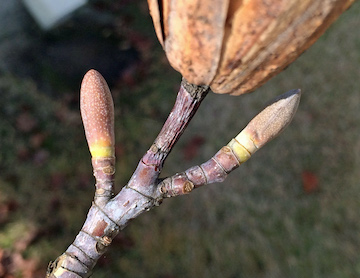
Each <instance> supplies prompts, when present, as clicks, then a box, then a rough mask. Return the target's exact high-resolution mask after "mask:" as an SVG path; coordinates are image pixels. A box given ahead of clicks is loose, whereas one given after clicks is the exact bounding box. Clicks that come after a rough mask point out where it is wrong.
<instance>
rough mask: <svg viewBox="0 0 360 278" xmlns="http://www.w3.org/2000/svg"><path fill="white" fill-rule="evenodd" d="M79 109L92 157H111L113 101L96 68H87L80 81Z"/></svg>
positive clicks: (112, 152)
mask: <svg viewBox="0 0 360 278" xmlns="http://www.w3.org/2000/svg"><path fill="white" fill-rule="evenodd" d="M80 110H81V117H82V120H83V124H84V129H85V135H86V140H87V142H88V145H89V149H90V153H91V155H92V157H93V158H97V157H113V156H114V155H115V149H114V143H115V136H114V103H113V100H112V97H111V93H110V89H109V87H108V85H107V83H106V81H105V79H104V78H103V77H102V76H101V74H100V73H99V72H97V71H96V70H89V71H88V72H87V73H86V74H85V76H84V79H83V81H82V83H81V89H80Z"/></svg>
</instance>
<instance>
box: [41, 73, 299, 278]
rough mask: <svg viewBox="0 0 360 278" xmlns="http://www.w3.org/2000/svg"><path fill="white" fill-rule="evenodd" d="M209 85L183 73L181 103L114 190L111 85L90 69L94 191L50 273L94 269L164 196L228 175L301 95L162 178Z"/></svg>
mask: <svg viewBox="0 0 360 278" xmlns="http://www.w3.org/2000/svg"><path fill="white" fill-rule="evenodd" d="M208 90H209V89H208V87H202V86H194V85H191V84H189V83H187V82H186V81H185V80H183V82H182V84H181V87H180V90H179V93H178V96H177V99H176V102H175V105H174V108H173V110H172V111H171V113H170V115H169V117H168V119H167V120H166V122H165V124H164V126H163V128H162V130H161V131H160V133H159V135H158V137H157V138H156V140H155V141H154V143H153V145H152V146H151V148H150V149H149V150H148V151H147V152H146V154H145V155H144V156H143V158H142V159H141V160H140V162H139V164H138V166H137V169H136V170H135V172H134V174H133V175H132V177H131V178H130V181H129V183H128V184H127V185H126V186H125V187H123V188H122V190H121V191H120V192H119V193H118V195H116V196H115V197H113V194H114V193H113V187H114V184H113V183H114V182H113V181H114V169H115V168H114V164H115V157H114V130H113V121H114V120H113V102H112V99H111V95H110V90H109V88H108V86H107V84H106V82H105V80H104V79H103V78H102V76H101V75H100V74H99V73H98V72H96V71H94V70H91V71H89V72H88V73H87V74H86V75H85V77H84V80H83V83H82V87H81V113H82V117H83V122H84V127H85V134H86V138H87V141H88V144H89V149H90V152H91V155H92V165H93V168H94V176H95V178H96V184H95V187H96V191H95V197H94V201H93V204H92V206H91V208H90V210H89V213H88V215H87V218H86V221H85V223H84V225H83V227H82V229H81V231H80V232H79V234H78V235H77V237H76V238H75V240H74V242H73V243H72V244H71V245H70V246H69V248H68V249H67V250H66V251H65V253H63V254H62V255H61V256H59V257H58V258H57V259H56V260H55V261H54V262H51V263H50V264H49V268H48V273H47V277H52V278H54V277H70V278H72V277H74V278H76V277H89V276H90V275H91V271H92V269H93V267H94V266H95V264H96V262H97V260H98V259H99V258H100V257H101V256H102V255H103V254H104V252H105V251H106V249H107V248H108V246H109V245H110V244H111V242H112V240H113V238H114V237H115V236H116V235H117V233H118V232H119V230H121V229H123V228H124V227H125V226H126V225H127V224H128V222H129V221H130V220H131V219H134V218H136V217H137V216H138V215H140V214H141V213H142V212H144V211H148V210H149V209H151V208H152V207H154V206H156V205H159V204H160V203H161V201H162V200H163V199H164V198H168V197H173V196H177V195H182V194H186V193H189V192H191V190H192V189H193V188H197V187H200V186H202V185H205V184H209V183H213V182H221V181H223V180H224V179H225V178H226V176H227V174H229V173H230V172H231V171H232V170H234V169H235V168H237V167H238V166H239V165H240V164H241V163H243V162H245V161H246V160H247V159H249V158H250V156H251V155H252V154H253V153H254V152H256V151H257V150H258V149H259V148H260V147H262V146H263V145H264V144H265V143H267V142H268V141H270V140H271V139H272V138H273V137H275V136H277V135H278V134H279V133H280V132H281V131H282V130H283V129H284V128H285V127H286V126H287V124H288V123H289V122H290V121H291V119H292V117H293V115H294V113H295V111H296V108H297V106H298V103H299V98H300V91H299V90H293V91H289V92H288V93H286V94H284V95H281V96H280V97H278V98H277V99H275V100H274V101H273V102H272V103H271V104H270V105H269V106H267V107H266V108H265V109H264V110H263V111H262V112H261V113H260V114H258V115H257V116H256V117H255V118H254V119H253V120H252V121H251V122H250V123H249V124H248V126H247V127H246V128H245V129H244V130H243V131H242V132H240V133H239V135H237V136H236V137H235V138H234V139H232V140H231V141H230V143H229V144H227V146H225V147H223V148H222V149H221V150H220V151H219V152H217V153H216V154H215V155H214V157H212V158H211V159H210V160H209V161H207V162H205V163H203V164H201V165H200V166H195V167H192V168H190V169H188V170H186V171H185V172H183V173H180V174H176V175H174V176H172V177H169V178H166V179H164V180H160V179H159V174H160V173H161V170H162V167H163V164H164V161H165V159H166V157H167V156H168V154H169V153H170V151H171V149H172V147H173V146H174V144H175V143H176V142H177V140H178V139H179V137H180V136H181V134H182V133H183V131H184V129H185V128H186V126H187V125H188V123H189V121H190V120H191V118H192V116H193V115H194V114H195V112H196V111H197V109H198V107H199V105H200V103H201V101H202V100H203V99H204V97H205V96H206V94H207V93H208Z"/></svg>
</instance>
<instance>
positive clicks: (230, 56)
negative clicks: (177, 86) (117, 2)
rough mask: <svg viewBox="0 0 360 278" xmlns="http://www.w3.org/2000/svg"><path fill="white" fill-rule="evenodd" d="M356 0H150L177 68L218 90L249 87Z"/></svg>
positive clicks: (304, 46)
mask: <svg viewBox="0 0 360 278" xmlns="http://www.w3.org/2000/svg"><path fill="white" fill-rule="evenodd" d="M354 2H355V0H266V1H264V0H182V1H179V0H167V1H155V0H148V4H149V8H150V13H151V16H152V18H153V22H154V27H155V31H156V34H157V37H158V39H159V41H160V43H161V44H162V46H163V48H164V50H165V52H166V55H167V58H168V60H169V62H170V64H171V65H172V67H173V68H174V69H176V70H177V71H179V72H180V73H181V74H182V75H183V77H184V78H185V79H186V80H187V81H189V82H190V83H193V84H195V85H209V86H210V87H211V90H212V91H213V92H215V93H219V94H233V95H240V94H243V93H247V92H251V91H253V90H255V89H256V88H257V87H259V86H260V85H262V84H263V83H265V82H266V81H267V80H268V79H270V78H271V77H272V76H274V75H276V74H278V73H279V72H280V71H282V70H283V69H284V68H285V67H286V66H287V65H289V64H290V63H291V62H293V61H294V60H295V59H296V58H297V57H298V56H299V55H300V54H301V53H303V52H304V51H305V50H306V49H307V48H309V47H310V46H311V45H312V44H313V43H314V42H315V41H316V40H317V39H318V38H319V37H320V36H321V35H322V34H323V33H324V32H325V30H326V29H327V28H328V27H329V26H330V25H331V24H332V23H333V22H334V21H335V20H336V19H337V18H338V17H339V15H340V14H341V13H342V12H344V11H345V10H346V9H347V8H348V7H349V6H350V5H351V4H352V3H354Z"/></svg>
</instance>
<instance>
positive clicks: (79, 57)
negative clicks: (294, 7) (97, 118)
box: [0, 0, 360, 278]
mask: <svg viewBox="0 0 360 278" xmlns="http://www.w3.org/2000/svg"><path fill="white" fill-rule="evenodd" d="M3 2H4V3H2V4H1V6H0V26H1V28H0V148H1V149H0V277H6V278H10V277H16V278H17V277H28V278H30V277H44V275H45V271H46V267H47V264H48V262H49V261H50V260H54V259H55V258H56V257H57V256H59V255H60V254H61V253H62V252H64V251H65V249H66V248H67V246H68V245H69V244H70V243H71V242H72V241H73V239H74V238H75V236H76V234H77V233H78V231H79V230H80V228H81V226H82V224H83V221H84V220H85V217H86V214H87V211H88V209H89V207H90V205H91V201H92V198H93V194H94V186H93V184H94V179H93V176H92V169H91V163H90V154H89V151H88V148H87V144H86V141H85V136H84V132H83V127H82V123H81V118H80V112H79V87H80V83H81V79H82V77H83V75H84V74H85V73H86V71H87V70H88V69H90V68H95V69H97V70H98V71H100V72H101V73H102V74H103V75H104V77H105V79H106V80H107V81H108V82H109V86H110V88H111V90H112V94H113V98H114V103H115V113H116V116H115V117H116V154H117V169H116V171H117V178H116V189H117V191H119V190H120V189H121V187H122V186H123V185H124V184H126V182H127V180H128V179H129V177H130V176H131V174H132V172H133V170H134V169H135V167H136V165H137V163H138V160H139V159H140V158H141V156H142V155H143V154H144V153H145V152H146V150H147V149H148V148H149V146H150V145H151V143H152V142H153V140H154V139H155V137H156V135H157V133H158V132H159V130H160V129H161V126H162V124H163V122H164V121H165V119H166V117H167V115H168V113H169V112H170V110H171V107H172V105H173V103H174V101H175V97H176V92H177V89H178V88H179V84H180V81H181V76H180V75H179V74H178V73H177V72H175V71H174V70H173V69H172V68H171V67H170V66H169V64H168V62H167V60H166V57H165V54H164V53H163V51H162V49H161V46H160V44H159V43H158V41H157V39H156V36H155V32H154V31H153V26H152V21H151V18H150V16H149V12H148V7H147V3H146V1H139V0H135V1H134V0H133V1H127V0H119V1H110V0H93V1H89V3H88V4H87V5H85V6H83V7H81V8H80V9H78V10H77V11H76V12H75V13H74V14H73V15H72V16H71V17H69V18H67V20H63V21H62V22H61V23H59V24H58V25H56V26H54V27H53V28H51V29H49V30H46V31H44V30H42V29H41V28H39V27H38V25H37V23H36V22H35V21H34V19H33V18H32V17H31V16H30V14H29V13H28V11H27V10H26V9H25V8H24V5H23V4H22V2H21V1H20V0H12V1H3ZM359 14H360V3H359V2H357V3H355V4H354V5H353V6H352V7H351V8H350V9H349V10H348V11H347V12H346V13H345V14H343V15H342V16H341V17H340V19H339V20H338V21H337V22H336V23H335V24H334V25H333V26H332V27H331V28H330V29H329V30H328V31H327V32H326V33H325V34H324V35H323V36H322V37H321V38H320V40H319V41H318V42H317V43H316V44H315V45H314V46H313V47H311V48H310V49H309V50H308V51H307V52H306V53H304V54H303V55H302V56H301V57H300V58H299V59H298V60H297V61H296V62H295V63H293V64H292V65H291V66H290V67H289V68H288V69H286V70H285V71H284V72H283V73H281V74H280V75H278V76H277V77H275V78H274V79H272V80H271V81H270V82H268V83H267V84H265V85H264V86H263V87H261V88H260V89H258V90H257V91H256V92H254V93H251V94H248V95H243V96H239V97H232V96H227V95H215V94H210V95H209V96H208V97H207V99H205V101H204V103H203V104H202V106H201V107H200V109H199V111H198V113H197V115H196V116H195V117H194V119H193V121H192V123H191V124H190V125H189V127H188V130H187V131H186V132H185V134H184V135H183V137H182V138H181V140H180V141H179V142H178V145H177V146H176V147H175V148H174V150H173V152H172V153H171V155H170V156H169V158H168V160H167V163H166V166H165V168H164V171H163V175H164V176H167V175H171V174H174V173H175V172H180V171H183V170H185V169H187V168H189V167H191V166H193V165H196V164H200V163H202V162H204V161H206V160H207V159H209V158H210V157H211V156H212V155H213V154H214V153H215V152H216V151H217V150H218V149H219V148H221V147H222V146H223V145H225V144H227V143H228V142H229V141H230V139H231V138H233V137H234V136H236V135H237V134H238V132H239V131H240V130H241V129H242V128H243V127H244V126H245V125H246V124H247V123H248V121H250V120H251V118H252V117H253V116H254V115H255V114H256V113H257V112H258V111H260V110H261V108H262V107H263V106H264V104H265V103H266V101H267V100H270V99H271V98H273V97H275V96H276V95H279V94H281V93H283V92H285V91H288V90H290V89H293V88H301V89H302V91H303V95H302V100H301V103H300V106H299V110H298V112H297V114H296V116H295V118H294V120H293V122H292V124H291V125H290V126H289V127H288V128H287V129H286V131H285V132H284V133H283V134H282V135H281V136H280V137H279V138H277V139H275V140H274V141H273V142H271V143H269V144H268V145H267V146H266V147H264V148H263V149H262V150H261V151H259V152H258V153H256V154H255V155H254V156H253V157H252V158H251V160H249V161H248V162H246V163H245V164H243V165H242V166H241V167H240V168H239V169H238V170H236V171H235V172H233V173H232V174H231V175H230V176H229V177H228V178H227V179H226V181H225V182H224V183H222V184H213V185H209V186H206V187H203V188H201V189H198V190H195V191H194V192H192V193H191V194H190V195H188V196H182V197H178V198H174V199H169V200H165V202H164V203H163V204H162V205H161V206H160V207H157V208H155V209H154V210H152V211H150V212H148V213H145V214H143V215H141V216H140V217H139V218H137V219H136V220H135V221H133V222H132V223H131V224H130V225H129V226H128V227H127V228H126V229H125V230H123V231H122V232H121V233H120V234H119V235H118V236H117V238H116V240H115V242H114V243H113V245H112V246H111V248H110V251H109V252H108V253H107V254H106V255H105V256H104V257H103V258H102V259H101V260H100V261H99V263H98V265H97V266H96V267H95V270H94V274H93V277H108V278H110V277H159V278H177V277H229V278H233V277H234V278H235V277H359V276H360V255H359V254H360V252H359V250H360V216H359V211H360V201H359V196H360V184H359V183H360V182H359V180H360V171H359V169H360V134H359V131H360V113H359V111H360V95H359V93H360V85H359V81H358V80H359V76H360V33H359V32H358V29H359V26H360V17H359Z"/></svg>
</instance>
